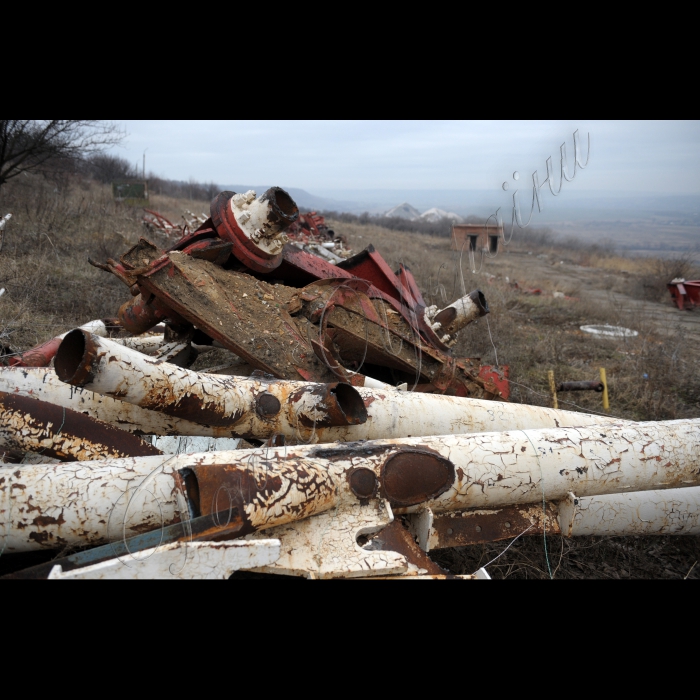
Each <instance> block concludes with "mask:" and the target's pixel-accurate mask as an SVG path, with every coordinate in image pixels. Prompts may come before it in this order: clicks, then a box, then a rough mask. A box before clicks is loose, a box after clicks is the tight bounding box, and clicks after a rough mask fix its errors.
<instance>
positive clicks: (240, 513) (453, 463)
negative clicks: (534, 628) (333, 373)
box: [0, 420, 700, 551]
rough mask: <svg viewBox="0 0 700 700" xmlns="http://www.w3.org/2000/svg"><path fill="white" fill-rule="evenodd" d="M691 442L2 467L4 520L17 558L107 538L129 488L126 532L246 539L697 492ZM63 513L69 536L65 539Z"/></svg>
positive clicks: (521, 442) (567, 432) (673, 431)
mask: <svg viewBox="0 0 700 700" xmlns="http://www.w3.org/2000/svg"><path fill="white" fill-rule="evenodd" d="M699 442H700V420H694V421H693V420H686V421H670V422H667V423H637V424H633V425H624V426H605V427H598V428H596V427H591V428H563V429H547V430H532V431H527V432H526V431H514V432H512V433H481V434H478V435H468V436H465V435H461V436H442V437H431V438H423V439H418V440H416V439H404V440H377V441H373V442H361V443H351V444H335V445H323V446H318V445H304V446H297V447H270V448H263V449H258V450H237V451H235V452H216V453H204V454H199V455H180V456H173V457H170V458H169V459H167V460H163V458H162V457H161V458H153V457H142V458H135V459H126V460H107V461H102V462H89V463H79V464H76V465H49V466H43V465H42V466H36V467H34V466H32V467H25V468H23V469H22V470H15V471H13V469H14V467H5V468H3V469H2V470H0V492H1V495H2V499H1V500H0V503H2V508H3V509H4V510H3V512H2V513H0V522H3V523H5V524H6V533H7V536H8V538H9V539H8V541H9V542H10V544H11V546H12V547H13V548H14V549H12V550H11V551H22V549H23V548H24V549H31V548H36V546H37V542H36V538H37V537H39V538H40V539H41V540H42V542H48V543H51V542H53V543H55V542H56V541H57V538H58V537H61V538H62V539H63V540H66V541H68V540H70V541H73V542H85V541H86V539H89V537H93V535H92V534H90V535H89V537H88V536H86V535H85V534H84V533H85V532H88V533H96V534H95V535H94V537H95V538H99V537H102V538H104V537H106V526H105V525H104V524H103V523H102V521H103V520H106V517H105V516H106V515H108V514H109V512H110V511H111V510H112V507H113V505H114V504H119V503H122V502H123V499H124V498H125V495H124V492H125V491H126V490H130V491H129V492H130V493H131V495H134V494H135V493H136V492H138V493H139V494H140V496H139V498H141V499H142V500H144V503H141V502H140V501H138V502H137V501H134V500H133V499H132V500H131V502H132V503H138V508H131V507H130V508H129V510H128V512H125V511H124V506H123V505H121V506H119V508H121V510H119V511H118V513H119V515H118V519H117V522H121V520H119V519H120V518H121V519H124V518H126V522H127V524H128V527H127V526H126V525H125V526H124V527H123V530H124V531H126V530H129V531H131V532H139V531H140V532H145V531H147V530H148V529H155V528H157V527H159V526H160V523H161V522H162V523H164V524H170V523H172V522H175V521H176V519H177V518H179V517H185V515H183V514H187V513H189V514H190V516H191V517H196V516H197V515H208V514H212V513H221V512H222V511H223V512H226V511H230V512H231V513H234V512H235V513H236V518H237V519H238V520H240V522H239V523H238V525H237V528H238V529H237V532H238V533H239V534H246V533H247V532H254V531H256V530H262V529H266V528H269V527H274V526H276V525H283V524H285V523H290V522H294V521H297V520H302V519H305V518H308V517H311V516H313V515H316V514H318V513H322V512H325V511H327V510H330V509H331V508H335V507H345V506H348V507H351V506H352V505H353V504H355V505H357V504H363V503H370V502H375V503H376V501H375V499H384V500H387V501H388V502H389V503H390V505H391V507H392V509H393V510H394V512H404V513H408V512H417V511H420V510H422V509H426V508H429V509H430V510H431V511H432V512H434V513H438V514H439V513H442V512H449V511H451V510H464V509H468V508H493V507H499V506H503V505H518V504H538V503H539V504H541V503H542V500H543V499H545V500H547V501H560V500H563V499H565V498H566V497H567V495H568V494H569V493H572V492H575V493H576V494H577V495H578V496H579V497H590V496H598V495H603V494H608V493H622V492H625V491H644V490H654V489H670V488H679V487H682V488H686V487H691V486H700V463H699V461H698V460H699V458H698V444H699ZM178 494H180V496H178ZM156 495H157V496H158V497H157V498H156ZM129 498H131V496H129ZM178 499H179V500H178ZM127 501H128V499H127ZM29 505H32V508H29ZM36 507H39V508H40V509H41V513H39V515H41V516H45V517H46V518H53V520H44V521H42V523H41V529H40V530H37V529H36V528H35V527H33V525H32V524H33V513H34V510H36ZM59 514H60V515H61V517H62V518H63V520H64V522H70V523H71V525H70V527H69V528H64V529H60V528H62V527H63V524H57V523H56V521H57V520H59V519H60V518H59V517H58V516H59ZM232 517H233V516H232ZM80 518H82V520H80ZM238 520H237V522H238ZM112 521H114V519H112ZM77 522H79V523H80V527H79V529H77V530H76V529H75V527H76V525H75V524H76V523H77ZM224 525H225V523H224ZM49 526H50V527H49ZM119 527H121V525H120V526H119ZM32 533H35V534H34V536H33V537H32V536H31V535H32ZM90 541H96V540H90ZM41 546H49V545H48V544H42V545H41Z"/></svg>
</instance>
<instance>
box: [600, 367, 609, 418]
mask: <svg viewBox="0 0 700 700" xmlns="http://www.w3.org/2000/svg"><path fill="white" fill-rule="evenodd" d="M600 381H601V382H602V383H603V410H604V411H606V412H608V413H609V412H610V401H608V380H607V379H606V378H605V367H601V368H600Z"/></svg>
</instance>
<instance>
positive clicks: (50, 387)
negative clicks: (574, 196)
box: [0, 188, 700, 578]
mask: <svg viewBox="0 0 700 700" xmlns="http://www.w3.org/2000/svg"><path fill="white" fill-rule="evenodd" d="M298 220H299V212H298V209H297V207H296V205H295V203H294V202H293V200H292V199H291V198H290V197H289V195H288V194H287V193H286V192H284V191H283V190H281V189H279V188H272V189H270V190H268V191H267V192H266V193H264V194H263V195H262V196H260V197H256V195H255V193H254V192H248V193H245V194H234V193H232V192H222V193H221V194H220V195H219V196H218V197H216V198H215V200H214V201H213V202H212V205H211V217H210V218H209V219H207V220H206V221H204V222H202V223H201V225H199V226H198V227H197V228H196V230H192V231H186V232H185V235H184V236H183V237H182V238H181V239H180V240H179V241H178V242H177V243H175V244H174V245H173V246H172V247H170V248H169V249H168V250H161V249H159V248H157V247H156V246H155V245H153V244H152V243H150V242H149V241H147V240H145V239H141V241H140V242H139V243H138V244H137V245H136V246H134V247H133V248H132V249H131V250H129V251H127V252H126V253H124V255H122V256H121V258H120V259H119V260H108V261H106V262H104V263H101V262H96V263H93V264H95V265H96V266H98V267H100V268H102V269H104V270H105V271H107V272H109V273H111V274H114V275H116V276H117V277H118V278H119V279H120V280H121V281H122V282H124V284H125V285H126V287H127V289H128V290H129V292H130V294H131V299H130V300H128V301H126V302H125V303H124V304H123V305H122V306H121V308H120V309H119V313H118V319H108V320H106V321H94V322H92V323H90V324H87V325H85V326H83V327H81V328H78V329H75V330H73V331H71V332H69V333H67V334H66V335H65V336H62V337H60V338H55V339H53V340H51V341H49V342H48V343H45V344H44V345H43V346H40V347H39V348H35V349H33V350H31V351H28V352H26V353H24V354H22V355H18V356H16V357H13V358H12V360H11V363H10V364H11V365H12V366H9V367H3V368H0V454H4V459H5V462H6V463H5V464H4V465H3V466H0V522H1V523H2V527H3V531H2V534H0V538H1V539H0V542H2V544H0V552H3V553H4V555H5V556H13V555H15V554H18V553H22V552H31V551H38V550H46V551H50V552H55V553H56V558H54V559H52V560H51V561H49V562H48V563H45V564H40V565H37V566H34V567H30V568H26V569H21V570H19V571H15V572H14V573H11V574H9V575H10V576H12V577H15V578H223V577H229V576H230V575H231V574H233V573H234V572H236V571H239V570H244V571H255V572H262V573H268V574H280V575H290V576H304V577H307V578H348V577H363V578H366V577H379V578H393V577H398V578H420V577H430V578H449V577H453V574H451V573H450V572H448V571H445V570H443V569H442V568H441V567H440V566H438V565H437V564H436V563H434V562H433V561H432V560H431V559H430V557H429V553H430V552H431V551H433V550H439V549H443V548H448V547H456V546H465V545H472V544H478V543H483V542H493V541H497V540H502V539H511V538H513V537H515V536H517V535H520V534H522V533H526V534H528V535H535V534H539V535H542V534H543V533H547V534H555V533H561V534H563V535H564V536H576V535H584V534H616V535H620V534H698V533H700V522H698V518H699V516H698V505H700V488H697V487H698V486H700V457H699V456H698V455H700V450H699V449H698V448H699V447H700V421H698V420H686V421H672V422H667V423H632V422H626V421H620V420H618V419H613V418H609V417H601V416H594V415H589V414H584V413H574V412H569V411H561V410H555V409H548V408H542V407H537V406H526V405H519V404H510V403H508V402H507V397H508V381H507V377H506V376H505V374H504V373H503V368H500V369H495V368H492V367H488V366H482V365H481V364H480V363H479V361H478V360H475V359H470V358H462V357H455V356H454V355H453V354H452V351H451V350H450V348H452V347H453V346H454V345H455V343H456V340H457V337H458V334H459V332H460V330H462V329H463V328H464V327H465V326H467V325H468V324H469V323H471V322H472V321H474V320H475V319H477V318H479V317H480V316H483V315H485V314H487V313H488V306H487V303H486V299H485V298H484V295H483V294H482V293H481V292H480V291H478V290H476V291H474V292H472V293H471V294H468V295H465V296H464V297H463V298H462V299H459V300H458V301H457V302H455V303H453V304H451V305H449V306H447V307H446V308H444V309H438V308H436V307H434V306H429V305H427V304H426V303H425V301H424V299H423V296H422V294H421V292H420V290H419V288H418V285H417V284H416V281H415V279H414V278H413V275H412V274H411V272H410V270H409V269H408V268H407V267H405V266H403V265H401V266H400V267H399V269H398V270H397V271H396V272H393V271H392V270H391V269H390V268H389V266H388V265H387V263H386V262H385V261H384V260H383V258H382V257H381V255H379V253H378V252H377V251H375V250H374V248H373V247H372V246H370V247H369V248H367V249H366V250H364V251H362V252H361V253H359V254H357V255H354V256H351V257H349V258H347V259H343V260H342V261H340V262H337V264H334V263H333V262H332V261H331V260H328V259H323V258H321V257H318V255H313V254H311V253H309V252H307V251H306V250H302V249H300V248H299V247H297V246H295V245H293V244H291V243H290V242H289V233H288V232H289V230H290V227H293V226H294V225H295V224H296V223H297V222H298ZM315 225H316V227H317V229H316V230H317V231H318V222H316V224H315ZM305 230H307V231H308V230H310V229H308V228H307V229H305ZM292 233H293V235H295V236H297V237H298V236H300V235H302V236H308V234H307V233H300V232H299V230H298V229H295V230H292ZM328 235H329V236H330V234H328ZM314 236H317V234H314ZM307 244H308V239H307V240H306V241H305V242H304V245H307ZM222 355H223V357H224V358H225V362H224V364H221V361H219V365H218V366H215V367H212V366H209V367H207V366H206V364H207V358H208V357H211V356H216V357H218V358H221V356H222ZM51 363H53V366H52V367H51V366H49V365H50V364H51ZM202 365H204V366H203V367H202ZM194 367H200V370H199V371H196V370H195V369H194ZM241 441H247V444H246V443H243V442H241ZM465 577H466V578H487V577H488V574H487V573H486V572H484V571H483V570H482V571H480V572H474V574H473V575H470V576H465Z"/></svg>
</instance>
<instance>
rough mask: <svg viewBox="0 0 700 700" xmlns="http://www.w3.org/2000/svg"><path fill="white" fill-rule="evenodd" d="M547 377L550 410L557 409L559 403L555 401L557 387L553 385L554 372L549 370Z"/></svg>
mask: <svg viewBox="0 0 700 700" xmlns="http://www.w3.org/2000/svg"><path fill="white" fill-rule="evenodd" d="M547 376H548V377H549V391H550V392H551V393H552V408H559V401H558V400H557V385H556V384H555V383H554V370H553V369H550V370H549V372H547Z"/></svg>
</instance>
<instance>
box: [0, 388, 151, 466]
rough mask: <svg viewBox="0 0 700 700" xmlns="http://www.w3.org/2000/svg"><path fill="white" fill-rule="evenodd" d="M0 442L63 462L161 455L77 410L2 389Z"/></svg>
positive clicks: (6, 445) (137, 439)
mask: <svg viewBox="0 0 700 700" xmlns="http://www.w3.org/2000/svg"><path fill="white" fill-rule="evenodd" d="M0 445H2V446H5V447H10V448H13V449H16V450H21V451H22V452H40V453H42V454H45V455H48V456H49V457H55V458H57V459H60V460H62V461H64V462H73V461H88V460H100V459H108V458H110V457H115V458H118V457H141V456H145V455H157V454H161V451H160V450H158V449H157V448H155V447H153V446H152V445H150V444H148V443H146V442H144V441H143V440H141V439H140V438H138V437H136V436H135V435H132V434H131V433H127V432H125V431H123V430H120V429H119V428H115V427H114V426H111V425H108V424H106V423H103V422H101V421H98V420H95V419H94V418H90V417H89V416H86V415H84V414H82V413H78V412H77V411H73V410H71V409H69V408H61V407H60V406H55V405H54V404H50V403H46V402H45V401H38V400H37V399H30V398H26V397H24V396H19V395H17V394H7V393H5V392H2V391H0Z"/></svg>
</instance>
